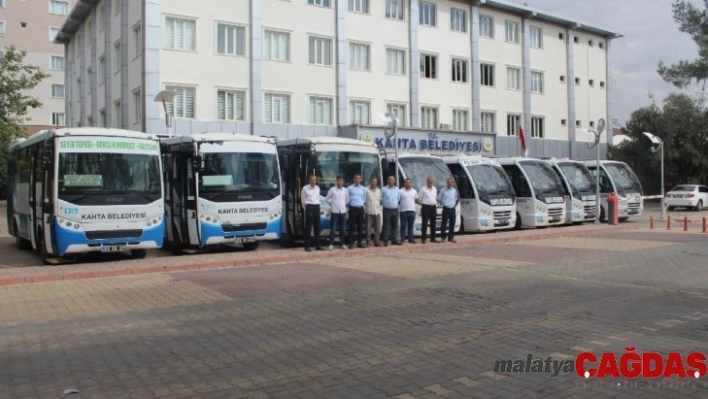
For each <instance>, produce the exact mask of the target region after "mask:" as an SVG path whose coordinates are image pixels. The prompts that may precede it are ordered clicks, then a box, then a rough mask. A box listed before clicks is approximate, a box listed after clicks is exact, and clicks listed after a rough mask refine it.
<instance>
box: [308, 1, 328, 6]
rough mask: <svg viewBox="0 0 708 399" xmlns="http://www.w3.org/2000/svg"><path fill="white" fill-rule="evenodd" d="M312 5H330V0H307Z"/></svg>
mask: <svg viewBox="0 0 708 399" xmlns="http://www.w3.org/2000/svg"><path fill="white" fill-rule="evenodd" d="M307 4H309V5H311V6H320V7H329V0H307Z"/></svg>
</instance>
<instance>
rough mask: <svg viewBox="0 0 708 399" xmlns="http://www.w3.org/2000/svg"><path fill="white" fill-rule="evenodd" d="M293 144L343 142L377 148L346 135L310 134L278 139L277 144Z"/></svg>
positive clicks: (344, 143)
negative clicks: (309, 135)
mask: <svg viewBox="0 0 708 399" xmlns="http://www.w3.org/2000/svg"><path fill="white" fill-rule="evenodd" d="M293 144H343V145H358V146H363V147H374V148H377V147H376V146H375V145H374V144H373V143H367V142H365V141H361V140H355V139H350V138H346V137H336V136H311V137H298V138H293V139H282V140H278V145H283V146H285V145H293Z"/></svg>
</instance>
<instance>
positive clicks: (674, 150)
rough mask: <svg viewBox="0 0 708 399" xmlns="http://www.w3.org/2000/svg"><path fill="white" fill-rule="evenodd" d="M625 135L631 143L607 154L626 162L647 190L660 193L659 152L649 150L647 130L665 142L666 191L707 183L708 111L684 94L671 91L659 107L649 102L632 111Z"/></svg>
mask: <svg viewBox="0 0 708 399" xmlns="http://www.w3.org/2000/svg"><path fill="white" fill-rule="evenodd" d="M623 131H624V134H626V135H628V136H629V137H631V138H632V139H633V141H632V142H629V143H626V144H623V145H620V146H618V147H614V148H611V149H610V151H609V154H608V155H609V157H610V158H612V159H617V160H621V161H624V162H627V163H628V164H629V165H630V166H631V167H632V169H633V170H634V171H635V172H636V173H637V176H638V177H639V180H640V181H641V182H642V185H643V186H644V188H645V191H646V192H647V193H655V194H658V193H659V192H660V187H661V186H660V180H661V177H660V171H661V158H660V153H658V152H657V153H652V152H651V151H650V148H651V142H650V141H649V140H648V139H647V138H646V137H645V136H644V135H643V134H642V133H643V132H649V133H652V134H654V135H657V136H659V137H661V139H662V140H663V141H664V171H665V172H664V173H665V175H664V179H665V187H666V190H669V189H670V188H671V187H673V186H674V185H676V184H684V183H701V184H706V183H708V157H706V156H705V154H706V153H708V113H706V112H705V111H704V110H703V109H702V108H701V106H700V103H699V101H697V100H695V99H693V98H691V97H690V96H688V95H686V94H681V93H674V94H670V95H669V96H668V97H666V99H665V100H664V104H663V106H662V107H659V106H656V105H650V106H647V107H643V108H640V109H638V110H636V111H634V112H633V113H632V116H631V118H630V120H629V121H628V122H627V124H626V127H625V129H623Z"/></svg>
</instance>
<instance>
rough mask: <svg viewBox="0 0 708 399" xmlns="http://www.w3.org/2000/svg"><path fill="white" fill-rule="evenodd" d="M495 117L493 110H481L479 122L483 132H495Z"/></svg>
mask: <svg viewBox="0 0 708 399" xmlns="http://www.w3.org/2000/svg"><path fill="white" fill-rule="evenodd" d="M496 119H497V115H496V114H495V113H493V112H482V116H481V122H482V123H481V124H482V131H483V132H485V133H495V132H496V125H497V124H496Z"/></svg>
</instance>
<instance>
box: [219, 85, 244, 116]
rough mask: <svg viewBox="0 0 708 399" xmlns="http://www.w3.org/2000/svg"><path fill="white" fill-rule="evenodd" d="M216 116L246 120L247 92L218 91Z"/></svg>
mask: <svg viewBox="0 0 708 399" xmlns="http://www.w3.org/2000/svg"><path fill="white" fill-rule="evenodd" d="M216 118H217V119H221V120H229V121H244V120H246V92H244V91H227V90H219V91H217V92H216Z"/></svg>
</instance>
